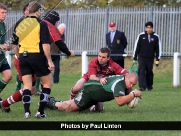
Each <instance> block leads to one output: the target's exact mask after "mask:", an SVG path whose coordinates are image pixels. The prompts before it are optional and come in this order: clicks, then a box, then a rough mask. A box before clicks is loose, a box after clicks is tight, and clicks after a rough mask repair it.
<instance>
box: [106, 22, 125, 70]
mask: <svg viewBox="0 0 181 136" xmlns="http://www.w3.org/2000/svg"><path fill="white" fill-rule="evenodd" d="M109 30H110V32H109V33H107V34H106V44H107V46H108V48H109V49H110V50H111V54H125V52H124V49H125V48H126V46H127V39H126V36H125V34H124V32H120V31H118V30H116V23H114V22H111V23H110V24H109ZM111 59H112V60H113V61H114V62H116V63H117V64H119V65H120V66H121V67H122V68H124V57H123V56H111Z"/></svg>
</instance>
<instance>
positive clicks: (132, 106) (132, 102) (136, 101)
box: [128, 97, 140, 108]
mask: <svg viewBox="0 0 181 136" xmlns="http://www.w3.org/2000/svg"><path fill="white" fill-rule="evenodd" d="M139 102H140V98H139V97H134V98H133V100H131V101H130V102H129V103H128V107H129V108H134V107H136V106H137V105H138V103H139Z"/></svg>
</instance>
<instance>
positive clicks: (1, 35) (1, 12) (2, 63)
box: [0, 3, 12, 100]
mask: <svg viewBox="0 0 181 136" xmlns="http://www.w3.org/2000/svg"><path fill="white" fill-rule="evenodd" d="M6 13H7V8H6V6H5V5H3V4H2V3H0V72H1V74H2V75H3V78H2V80H0V92H2V90H3V89H4V88H5V87H6V85H7V84H8V82H9V81H10V80H11V79H12V73H11V69H10V66H9V64H8V62H7V59H6V57H5V53H4V51H3V50H9V49H10V47H9V46H8V45H7V44H6V43H5V35H6V25H5V23H4V20H5V19H6ZM0 100H2V99H1V98H0Z"/></svg>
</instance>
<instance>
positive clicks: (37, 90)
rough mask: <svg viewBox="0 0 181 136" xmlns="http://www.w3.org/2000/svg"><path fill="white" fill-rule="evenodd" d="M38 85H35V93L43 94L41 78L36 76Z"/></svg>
mask: <svg viewBox="0 0 181 136" xmlns="http://www.w3.org/2000/svg"><path fill="white" fill-rule="evenodd" d="M35 86H36V87H35V93H34V94H35V95H40V94H41V91H40V90H41V89H39V87H40V78H39V77H37V78H36V85H35Z"/></svg>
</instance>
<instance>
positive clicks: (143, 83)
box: [138, 57, 154, 89]
mask: <svg viewBox="0 0 181 136" xmlns="http://www.w3.org/2000/svg"><path fill="white" fill-rule="evenodd" d="M153 63H154V59H145V58H142V57H138V64H139V66H138V81H139V87H140V88H143V89H146V88H147V89H152V88H153V87H152V86H153V76H154V74H153Z"/></svg>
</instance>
